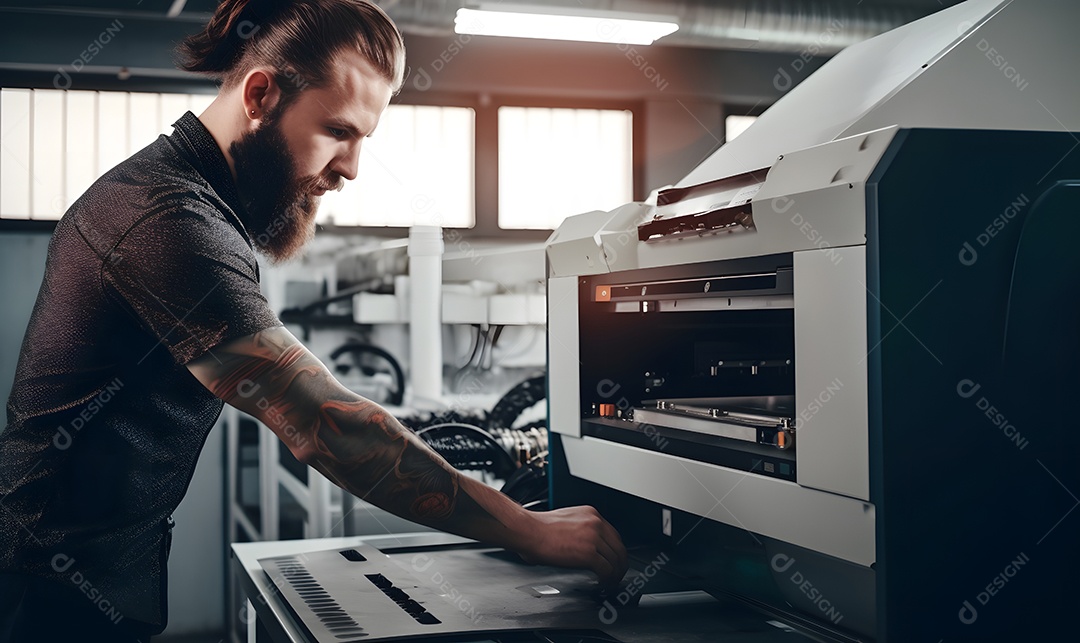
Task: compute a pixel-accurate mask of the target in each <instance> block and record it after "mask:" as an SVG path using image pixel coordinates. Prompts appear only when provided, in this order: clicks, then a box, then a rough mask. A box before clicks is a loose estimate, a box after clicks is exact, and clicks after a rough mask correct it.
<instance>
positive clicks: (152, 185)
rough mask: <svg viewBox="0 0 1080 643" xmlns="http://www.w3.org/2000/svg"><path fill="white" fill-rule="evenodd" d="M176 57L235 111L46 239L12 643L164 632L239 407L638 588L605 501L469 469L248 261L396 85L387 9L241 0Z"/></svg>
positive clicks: (548, 556)
mask: <svg viewBox="0 0 1080 643" xmlns="http://www.w3.org/2000/svg"><path fill="white" fill-rule="evenodd" d="M181 54H182V56H183V60H184V62H183V67H184V68H185V69H187V70H190V71H197V72H205V73H208V74H211V75H213V76H215V77H217V78H219V79H220V81H221V83H222V86H221V91H220V94H219V96H218V97H217V99H216V100H215V101H214V103H213V104H212V105H211V106H210V107H209V108H208V109H207V110H206V111H205V112H204V113H203V114H202V115H201V116H200V117H199V118H196V117H195V116H194V115H193V114H191V113H190V112H189V113H187V114H185V115H184V116H183V117H182V118H181V119H180V120H179V121H177V122H176V124H175V131H174V133H173V134H172V135H171V136H167V137H166V136H162V137H160V138H159V139H158V140H157V141H156V142H155V143H153V144H151V145H150V146H148V147H147V148H145V149H144V150H142V151H140V152H139V153H137V154H136V155H134V156H133V157H132V158H130V159H128V160H127V161H125V162H123V163H121V164H120V165H119V166H117V167H116V168H114V169H112V170H110V171H109V172H108V173H106V174H105V175H104V176H103V177H102V178H101V179H99V180H98V181H97V182H96V183H95V184H94V185H93V186H92V187H91V188H90V189H89V190H88V191H87V192H86V193H85V194H84V195H83V196H82V197H81V198H80V199H79V200H78V201H76V203H75V204H74V205H73V206H72V207H71V209H70V210H69V211H68V212H67V214H66V215H65V216H64V218H63V219H62V220H61V221H60V223H59V224H58V225H57V228H56V232H55V234H54V236H53V239H52V242H51V244H50V248H49V257H48V262H47V266H46V274H45V279H44V282H43V283H42V287H41V291H40V293H39V296H38V300H37V303H36V305H35V308H34V312H33V315H32V317H31V320H30V324H29V327H28V329H27V333H26V338H25V340H24V343H23V349H22V353H21V355H20V360H19V366H18V371H17V374H16V383H15V386H14V387H13V390H12V393H11V398H10V400H9V403H8V409H7V412H8V428H7V430H6V431H5V432H4V433H3V434H0V508H2V509H3V512H2V513H3V514H4V516H3V519H2V520H0V570H4V572H5V573H3V574H2V575H0V640H4V639H6V640H18V641H23V640H33V641H48V640H91V641H96V640H109V641H117V640H147V639H148V638H149V635H151V634H154V633H157V632H160V631H161V630H162V629H163V628H164V626H165V623H166V619H167V611H166V602H167V601H166V597H165V587H166V581H165V571H166V569H165V567H166V559H167V556H168V549H169V540H170V538H169V533H170V529H171V519H170V518H169V515H170V514H171V512H172V511H173V509H174V508H175V507H176V506H177V504H178V503H179V502H180V500H181V498H182V497H183V494H184V492H185V491H186V488H187V485H188V483H189V481H190V479H191V476H192V473H193V470H194V466H195V462H196V460H197V457H198V453H199V451H200V449H201V447H202V444H203V441H204V440H205V438H206V435H207V432H208V431H209V430H210V428H211V426H212V425H213V424H214V422H215V420H216V418H217V417H218V415H219V413H220V411H221V408H222V400H224V401H225V402H228V403H229V404H231V405H233V406H236V407H237V408H239V409H241V410H243V411H245V412H247V413H250V414H251V415H253V416H255V417H257V418H259V419H260V420H261V421H262V422H263V423H264V424H266V425H267V426H268V427H270V429H271V430H272V431H274V432H275V433H276V434H277V435H278V436H279V437H280V438H281V439H282V440H283V441H284V443H285V445H286V446H287V447H288V448H289V449H290V450H291V451H292V452H293V453H294V454H295V455H296V457H297V458H298V459H300V460H301V461H302V462H306V463H307V464H309V465H311V466H312V467H314V468H315V469H317V470H318V471H319V472H321V473H322V474H323V475H325V476H327V477H328V478H329V479H331V480H333V481H334V482H335V483H337V484H338V485H340V486H341V487H342V488H344V489H346V490H348V491H350V492H352V493H355V494H357V495H360V496H362V497H364V498H365V499H366V500H368V501H370V502H373V503H374V504H376V505H379V506H381V507H383V508H386V509H388V510H390V511H392V512H394V513H396V514H398V515H401V516H403V517H406V518H409V519H411V520H415V521H417V522H421V523H425V524H428V525H431V526H434V527H437V528H439V529H443V530H446V531H450V532H453V533H457V534H461V535H464V536H468V537H471V538H476V539H478V540H482V541H484V542H488V543H492V544H495V545H499V546H503V547H507V548H508V549H511V550H513V551H516V552H518V553H520V554H521V555H522V556H523V557H524V558H525V559H526V560H529V561H535V562H540V563H547V564H553V565H563V566H572V567H581V568H587V569H591V570H593V571H595V572H596V573H597V575H598V576H599V578H600V579H601V580H602V581H604V582H614V581H617V580H618V579H619V578H621V577H622V575H623V573H624V572H625V570H626V566H627V563H626V551H625V549H624V547H623V545H622V543H621V541H620V539H619V536H618V534H617V533H616V532H615V530H614V529H613V528H612V527H611V525H609V524H608V523H607V522H605V521H604V520H603V519H602V518H600V517H599V515H598V514H597V513H596V512H595V510H593V509H592V508H589V507H575V508H569V509H561V510H556V511H551V512H543V513H531V512H528V511H525V510H524V509H522V508H521V507H519V506H518V505H516V504H515V503H513V502H512V501H510V500H509V499H508V498H506V497H505V496H503V495H501V494H499V493H498V492H496V491H494V490H492V489H490V488H488V487H486V486H484V485H482V484H480V483H477V482H476V481H474V480H472V479H470V478H467V477H464V476H461V475H459V474H458V473H457V472H456V471H454V470H453V469H452V468H451V467H450V466H449V465H448V464H447V463H446V462H445V461H444V460H442V459H441V458H440V457H439V456H438V455H437V454H435V453H434V452H433V451H431V450H430V449H429V448H427V447H426V446H425V445H424V444H423V443H422V442H421V441H420V440H418V439H417V438H416V437H415V435H413V434H412V433H410V432H409V431H408V430H406V429H405V428H403V427H402V426H401V424H399V423H398V422H397V421H396V420H395V419H394V418H393V417H391V416H390V415H389V414H387V413H386V411H384V410H383V409H381V408H380V407H378V406H377V405H375V404H374V403H372V402H370V401H368V400H366V399H364V398H362V397H360V396H358V395H356V394H354V393H352V392H351V391H349V390H347V389H345V388H344V387H343V386H341V385H340V384H339V383H338V382H337V381H336V380H335V379H334V378H333V376H331V374H330V373H329V372H328V371H327V369H326V367H325V366H324V365H323V364H322V363H321V362H319V360H318V359H316V358H315V357H314V356H313V355H312V354H311V353H309V352H308V351H307V349H306V348H304V346H303V345H302V344H301V343H300V342H299V341H297V340H296V338H295V337H293V336H292V334H290V333H289V332H288V331H287V330H286V329H285V328H283V327H282V326H281V324H280V322H279V321H278V320H277V318H276V316H275V315H274V313H273V312H272V311H271V310H270V309H269V308H268V307H267V302H266V300H265V299H264V298H263V297H262V295H261V294H260V291H259V285H258V279H259V274H258V265H257V263H256V260H255V254H254V252H255V251H256V250H257V251H261V252H262V253H264V254H266V255H268V256H270V257H271V258H272V259H274V260H283V259H287V258H289V257H291V256H293V255H295V254H296V253H297V252H298V251H299V250H300V249H301V248H302V247H303V245H304V242H305V241H306V240H307V239H308V238H310V236H311V235H312V233H313V230H314V216H315V211H316V208H317V205H318V197H319V195H321V194H323V193H324V192H325V191H326V190H331V189H338V188H339V187H340V185H341V184H342V181H343V180H345V179H349V180H351V179H353V178H355V176H356V169H357V159H358V155H359V153H360V148H361V144H362V143H363V140H364V138H365V137H366V136H368V135H370V134H371V133H372V132H373V131H374V130H375V128H376V126H377V125H378V122H379V117H380V115H381V114H382V112H383V111H384V110H385V109H386V106H387V104H388V102H389V100H390V97H391V96H392V95H393V94H394V92H396V91H397V90H398V88H400V86H401V82H402V76H403V71H402V70H403V67H404V47H403V45H402V41H401V36H400V34H399V33H398V31H397V29H396V28H395V27H394V25H393V24H392V23H391V22H390V20H389V18H387V17H386V15H385V14H384V13H383V12H382V11H381V10H380V9H378V7H376V6H375V5H373V4H371V3H370V2H367V1H366V0H297V1H295V2H275V1H271V0H253V1H251V2H248V1H247V0H226V1H225V2H224V3H222V5H221V6H220V7H219V8H218V10H217V12H216V13H215V15H214V16H213V18H212V19H211V21H210V23H209V24H208V25H207V28H206V31H205V32H203V33H200V34H197V35H195V36H193V37H192V38H189V39H188V40H187V41H186V42H185V43H184V44H183V45H182V47H181Z"/></svg>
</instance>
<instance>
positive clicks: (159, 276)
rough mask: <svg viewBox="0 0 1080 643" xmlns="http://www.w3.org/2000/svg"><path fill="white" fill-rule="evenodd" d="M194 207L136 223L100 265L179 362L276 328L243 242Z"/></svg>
mask: <svg viewBox="0 0 1080 643" xmlns="http://www.w3.org/2000/svg"><path fill="white" fill-rule="evenodd" d="M199 206H201V204H196V205H192V206H187V207H186V209H184V210H179V211H169V212H163V213H157V214H153V215H150V216H149V217H146V218H145V219H143V220H142V221H140V222H139V223H137V224H136V225H135V226H134V227H132V229H131V230H129V231H128V233H127V234H126V235H125V236H124V237H123V239H122V240H121V241H120V242H119V243H118V244H117V245H116V247H115V248H114V250H113V252H112V253H111V254H110V255H108V256H107V257H106V258H105V260H104V263H103V265H102V280H103V284H104V287H105V289H106V291H107V292H109V293H110V294H111V295H112V296H114V297H116V298H117V299H119V300H120V303H121V305H123V306H125V307H126V308H128V309H129V310H130V311H131V312H133V313H134V315H135V316H136V317H137V318H138V320H139V321H140V322H141V324H142V325H143V327H144V328H146V329H147V330H148V331H149V332H150V333H151V334H152V335H153V336H154V338H155V339H156V340H157V341H159V342H160V343H161V344H162V345H164V346H165V347H166V348H167V349H168V350H169V352H170V353H171V354H172V356H173V358H174V359H175V360H176V361H177V362H178V363H180V364H187V363H188V362H190V361H192V360H193V359H195V358H197V357H199V356H201V355H202V354H204V353H205V352H206V351H208V350H209V349H211V348H213V347H214V346H217V345H218V344H221V343H222V342H225V341H229V340H232V339H236V338H239V337H243V336H245V335H250V334H252V333H256V332H259V331H261V330H265V329H267V328H270V327H273V326H280V325H281V322H280V321H278V318H277V316H276V315H275V314H274V312H273V311H272V310H271V309H270V306H269V303H268V302H267V301H266V297H264V296H263V294H262V291H261V290H260V288H259V276H258V264H257V262H256V259H255V253H254V252H253V251H252V249H251V247H250V246H249V245H248V243H247V241H246V240H245V238H244V237H243V235H242V234H241V233H240V231H239V230H237V229H236V228H235V227H233V226H232V225H231V224H230V223H229V222H227V221H226V220H225V219H224V218H223V217H222V215H221V214H220V213H218V212H216V211H213V210H212V208H210V206H209V205H207V206H206V208H205V210H206V211H203V212H200V211H199V210H201V209H202V208H201V207H199Z"/></svg>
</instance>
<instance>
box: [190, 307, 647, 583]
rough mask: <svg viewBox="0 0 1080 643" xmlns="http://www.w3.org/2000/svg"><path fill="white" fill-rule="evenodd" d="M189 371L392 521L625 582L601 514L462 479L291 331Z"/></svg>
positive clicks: (268, 334) (617, 545)
mask: <svg viewBox="0 0 1080 643" xmlns="http://www.w3.org/2000/svg"><path fill="white" fill-rule="evenodd" d="M188 369H189V370H190V371H191V373H192V374H193V375H195V377H196V378H198V380H199V381H200V382H202V383H203V385H204V386H206V388H207V389H209V390H210V391H211V392H213V393H214V395H216V396H217V397H219V398H220V399H222V400H224V401H225V402H227V403H228V404H230V405H232V406H235V407H236V408H238V409H240V410H242V411H244V412H246V413H249V414H250V415H252V416H254V417H257V418H259V420H260V421H262V422H263V424H265V425H266V426H268V427H270V429H271V430H272V431H274V433H276V434H277V436H278V437H279V438H280V439H281V441H282V442H283V443H284V444H285V445H286V446H287V447H288V448H289V450H290V451H292V453H293V454H294V455H295V456H296V458H297V459H298V460H300V461H301V462H304V463H306V464H309V465H311V466H312V467H313V468H315V469H316V470H318V471H319V472H320V473H322V474H323V475H325V476H326V477H327V478H329V479H330V480H332V481H333V482H334V483H336V484H337V485H338V486H340V487H341V488H342V489H345V490H346V491H349V492H351V493H353V494H355V495H357V496H359V497H360V498H362V499H364V500H366V501H368V502H370V503H372V504H374V505H377V506H379V507H382V508H383V509H386V510H387V511H390V512H391V513H394V514H396V515H398V516H401V517H403V518H407V519H409V520H412V521H415V522H419V523H422V524H425V525H429V526H431V527H435V528H437V529H441V530H443V531H448V532H451V533H455V534H459V535H462V536H466V537H468V538H473V539H475V540H479V541H483V542H486V543H490V544H493V545H497V546H500V547H505V548H507V549H510V550H512V551H516V552H518V553H519V554H521V555H522V556H523V557H524V558H525V559H526V560H529V561H530V562H537V563H545V564H551V565H559V566H564V567H580V568H586V569H591V570H592V571H594V572H596V574H597V576H599V578H600V580H601V581H602V582H604V583H614V582H618V580H619V579H621V578H622V576H623V574H624V573H625V572H626V567H627V561H626V550H625V548H624V547H623V544H622V541H621V540H620V538H619V535H618V533H617V532H616V531H615V529H614V528H613V527H612V526H611V525H610V524H608V523H607V522H606V521H605V520H604V519H603V518H601V517H600V515H599V514H598V513H597V512H596V510H595V509H593V508H592V507H571V508H567V509H559V510H556V511H549V512H530V511H527V510H526V509H524V508H522V507H521V506H519V505H518V504H517V503H515V502H513V501H512V500H510V499H509V498H507V497H506V496H504V495H503V494H501V493H499V492H498V491H496V490H494V489H492V488H490V487H488V486H487V485H485V484H483V483H480V482H477V481H475V480H473V479H471V478H468V477H466V476H463V475H461V474H460V473H459V472H458V471H456V470H455V469H454V468H453V467H451V466H450V465H449V464H448V463H447V462H446V461H445V460H443V458H442V457H441V456H439V454H437V453H435V452H434V451H433V450H432V449H431V448H430V447H428V446H427V445H426V444H424V442H423V441H422V440H420V439H419V438H418V437H416V435H415V434H414V433H413V432H412V431H409V430H408V429H406V428H405V427H403V426H402V425H401V423H400V422H398V421H397V420H396V419H394V418H393V417H392V416H391V415H390V414H389V413H387V412H386V411H385V410H384V409H383V408H382V407H380V406H379V405H378V404H375V403H374V402H371V401H370V400H367V399H364V398H363V397H361V396H359V395H357V394H355V393H353V392H352V391H350V390H348V389H346V388H345V387H344V386H342V385H341V384H340V383H339V382H338V381H337V380H336V379H334V377H333V375H331V374H330V371H329V370H327V368H326V366H324V365H323V363H322V362H320V361H319V360H318V359H317V358H316V357H315V356H314V355H312V354H311V353H310V352H309V351H308V350H307V348H305V347H304V345H303V344H301V343H300V341H299V340H297V339H296V338H295V337H293V335H292V334H291V333H290V332H289V331H288V330H286V329H285V328H283V327H277V328H271V329H268V330H265V331H261V332H258V333H255V334H254V335H250V336H247V337H243V338H240V339H237V340H234V341H230V342H227V343H225V344H223V345H221V346H218V347H216V348H214V349H213V350H212V351H210V352H208V353H207V354H205V355H203V356H202V357H199V358H198V359H195V360H193V361H192V362H190V363H189V364H188Z"/></svg>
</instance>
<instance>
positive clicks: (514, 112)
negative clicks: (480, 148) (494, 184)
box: [499, 107, 634, 230]
mask: <svg viewBox="0 0 1080 643" xmlns="http://www.w3.org/2000/svg"><path fill="white" fill-rule="evenodd" d="M633 186H634V181H633V114H632V113H631V112H629V111H624V110H611V109H606V110H600V109H562V108H559V109H549V108H541V107H500V108H499V227H501V228H509V229H541V230H543V229H548V230H550V229H554V228H557V227H558V226H559V224H560V223H562V221H563V219H565V218H566V217H567V216H570V215H574V214H581V213H583V212H589V211H591V210H611V209H613V208H616V207H618V206H620V205H622V204H624V203H627V202H629V201H632V200H633Z"/></svg>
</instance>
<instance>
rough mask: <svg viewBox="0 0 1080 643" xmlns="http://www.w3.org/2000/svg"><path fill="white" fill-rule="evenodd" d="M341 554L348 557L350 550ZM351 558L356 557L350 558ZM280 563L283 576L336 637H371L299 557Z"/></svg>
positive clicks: (349, 638)
mask: <svg viewBox="0 0 1080 643" xmlns="http://www.w3.org/2000/svg"><path fill="white" fill-rule="evenodd" d="M353 553H354V554H356V555H357V556H360V553H359V552H356V551H353ZM341 555H342V556H345V557H346V558H348V556H347V555H346V552H341ZM360 559H361V560H362V559H363V556H360ZM349 560H353V559H352V558H349ZM277 566H278V570H279V571H280V572H281V575H282V576H283V577H284V578H285V580H286V581H287V582H288V583H289V585H290V586H291V587H292V588H293V589H294V590H295V591H296V593H297V594H299V595H300V598H301V599H302V600H303V601H304V604H305V605H307V607H308V609H309V610H311V613H312V614H314V615H315V617H316V618H318V619H319V621H320V622H321V623H322V625H323V627H325V628H326V629H327V631H329V632H330V633H331V634H333V635H334V637H335V638H338V639H341V640H359V639H361V638H363V637H365V636H367V633H366V632H365V631H364V628H362V627H360V624H359V623H357V622H356V620H355V619H354V618H353V617H351V616H349V615H348V614H347V613H346V612H345V610H343V609H341V605H339V604H338V603H337V601H335V600H334V599H333V598H332V597H331V596H330V594H329V593H328V592H327V591H326V590H325V589H323V587H322V585H320V584H319V583H318V582H317V581H316V580H315V578H314V577H313V576H312V575H311V574H310V573H309V572H308V570H307V569H306V568H305V567H304V566H303V565H301V564H300V563H299V562H297V559H295V558H289V559H285V560H281V561H278V565H277Z"/></svg>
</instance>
